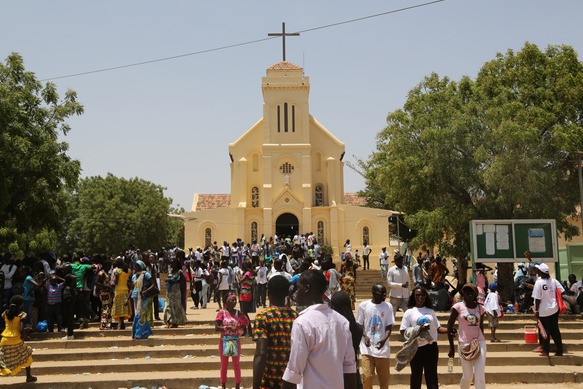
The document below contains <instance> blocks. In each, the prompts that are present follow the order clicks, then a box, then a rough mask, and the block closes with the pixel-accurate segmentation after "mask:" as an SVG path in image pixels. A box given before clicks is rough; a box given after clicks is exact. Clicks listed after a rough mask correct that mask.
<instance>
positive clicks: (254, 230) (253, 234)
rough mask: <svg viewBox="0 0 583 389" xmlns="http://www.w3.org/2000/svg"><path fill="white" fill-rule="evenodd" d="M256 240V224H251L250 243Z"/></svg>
mask: <svg viewBox="0 0 583 389" xmlns="http://www.w3.org/2000/svg"><path fill="white" fill-rule="evenodd" d="M253 239H255V240H257V222H252V223H251V241H253Z"/></svg>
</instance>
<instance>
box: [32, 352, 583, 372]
mask: <svg viewBox="0 0 583 389" xmlns="http://www.w3.org/2000/svg"><path fill="white" fill-rule="evenodd" d="M254 351H255V350H254V348H253V349H243V350H242V352H241V359H240V363H241V368H242V369H249V370H251V369H253V353H254ZM175 354H180V353H175ZM126 355H130V354H126V353H123V355H118V358H110V359H106V360H100V361H95V360H91V361H78V360H72V361H71V360H60V362H59V364H58V365H55V363H54V361H50V360H49V361H44V362H41V361H36V360H35V365H34V370H35V374H38V375H42V376H46V375H53V374H61V373H62V372H63V371H67V372H68V373H70V374H80V375H83V374H87V373H89V374H104V373H115V372H118V373H122V372H124V373H128V372H151V371H158V372H171V371H177V370H178V371H187V370H196V371H198V370H211V371H219V369H220V358H219V356H218V353H217V351H215V354H214V355H208V356H198V355H197V356H192V355H188V354H187V355H185V356H182V357H179V356H160V357H157V356H150V355H148V356H146V357H144V358H135V357H128V356H126ZM487 355H488V362H487V364H488V365H489V366H508V365H511V364H512V363H515V361H516V359H517V358H519V359H520V360H521V363H523V364H525V365H529V366H548V365H549V358H545V357H540V356H538V354H534V353H532V355H528V354H525V353H520V352H508V351H499V352H491V351H490V350H488V354H487ZM550 360H551V362H552V363H553V364H554V366H567V367H568V366H582V365H583V355H582V354H581V353H578V354H577V355H575V354H569V353H567V354H565V355H564V356H562V357H554V356H551V357H550ZM392 361H394V358H392ZM458 364H459V362H458ZM439 366H442V367H447V357H446V356H445V352H442V353H441V358H440V360H439ZM460 369H461V366H460ZM391 374H409V369H404V370H402V371H401V372H397V371H395V370H391Z"/></svg>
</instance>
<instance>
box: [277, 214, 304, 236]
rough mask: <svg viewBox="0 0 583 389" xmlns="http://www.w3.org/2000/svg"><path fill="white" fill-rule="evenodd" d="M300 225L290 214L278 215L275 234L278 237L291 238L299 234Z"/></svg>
mask: <svg viewBox="0 0 583 389" xmlns="http://www.w3.org/2000/svg"><path fill="white" fill-rule="evenodd" d="M299 226H300V223H299V221H298V218H297V217H295V215H293V214H291V213H283V214H281V215H279V217H278V218H277V220H276V221H275V234H276V235H277V236H279V237H286V236H291V237H292V238H293V236H294V235H296V234H299V233H300V231H299V229H300V228H299Z"/></svg>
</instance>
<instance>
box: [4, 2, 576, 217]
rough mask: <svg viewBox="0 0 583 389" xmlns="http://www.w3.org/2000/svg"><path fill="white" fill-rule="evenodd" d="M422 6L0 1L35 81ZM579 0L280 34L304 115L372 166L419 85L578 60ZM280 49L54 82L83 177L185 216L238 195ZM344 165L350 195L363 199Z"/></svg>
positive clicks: (462, 6) (432, 9) (438, 6)
mask: <svg viewBox="0 0 583 389" xmlns="http://www.w3.org/2000/svg"><path fill="white" fill-rule="evenodd" d="M423 3H424V1H421V0H419V1H412V0H391V1H381V0H374V1H369V0H363V1H354V0H334V1H314V0H294V1H273V0H269V1H267V0H259V1H240V0H232V1H220V0H215V1H152V0H140V1H137V0H124V1H110V0H102V1H94V2H88V1H78V0H70V1H62V0H51V1H40V0H36V1H20V0H4V1H3V2H2V3H0V59H1V60H2V61H4V60H5V58H6V57H7V55H8V54H9V53H11V52H19V53H20V54H22V56H23V57H24V61H25V65H26V67H27V69H28V70H30V71H33V72H35V73H36V75H37V77H38V78H39V79H52V78H55V77H59V76H66V75H71V74H76V73H82V72H88V71H93V70H99V69H104V68H110V67H116V66H123V65H128V64H133V63H138V62H144V61H150V60H155V59H159V58H166V57H173V56H179V55H182V54H188V53H195V52H201V51H205V50H212V49H215V48H220V47H224V46H229V45H237V44H240V43H245V42H250V41H255V40H262V39H265V38H267V34H268V33H269V32H279V31H280V30H281V23H282V22H285V23H286V31H287V32H295V31H305V30H310V29H314V28H317V27H322V26H326V25H330V24H335V23H339V22H343V21H347V20H353V19H358V18H363V17H366V16H370V15H375V14H380V13H385V12H388V11H392V10H398V9H401V8H405V7H411V6H414V5H417V4H423ZM582 15H583V1H580V0H565V1H560V0H557V1H549V0H547V1H539V0H488V1H486V0H481V1H478V0H446V1H442V2H438V3H435V4H432V5H427V6H423V7H418V8H415V9H410V10H407V11H402V12H395V13H391V14H387V15H384V16H379V17H374V18H368V19H364V20H361V21H358V22H354V23H347V24H341V25H337V26H335V27H329V28H321V29H316V30H312V31H307V32H304V33H302V34H301V36H300V37H293V38H287V60H288V61H291V62H294V63H296V64H298V65H300V66H303V67H304V70H305V74H306V75H307V76H309V77H310V83H311V93H310V112H311V114H312V115H313V116H314V117H316V119H317V120H319V121H320V122H321V123H322V124H323V125H324V126H326V127H327V128H328V129H329V130H330V131H331V132H332V133H333V134H334V135H335V136H336V137H338V138H339V139H340V140H341V141H343V142H345V143H346V156H345V159H344V160H345V161H351V162H354V157H353V155H356V156H357V157H359V158H364V159H366V158H367V157H368V156H369V155H370V153H371V152H372V151H374V150H375V144H376V135H377V133H378V132H379V131H380V130H381V129H382V128H383V127H384V125H385V118H386V116H387V114H388V113H389V112H391V111H394V110H395V109H397V108H400V107H402V105H403V103H404V102H405V99H406V97H407V93H408V92H409V90H410V89H411V88H413V87H414V86H415V85H416V84H418V83H419V82H420V81H421V80H422V79H423V77H424V76H426V75H429V74H430V73H431V72H437V73H438V74H439V75H441V76H448V77H450V78H451V79H454V80H458V79H459V78H460V77H461V76H462V75H468V76H470V77H472V78H474V77H475V75H476V73H477V72H478V70H479V69H480V67H481V66H482V65H483V63H484V62H486V61H488V60H491V59H493V58H494V57H495V55H496V53H498V52H505V51H506V50H507V49H513V50H520V49H521V48H522V47H523V45H524V43H525V42H526V41H529V42H532V43H536V44H537V45H539V47H541V48H543V49H544V48H545V47H546V46H547V45H549V44H566V45H571V46H573V47H574V48H575V50H577V52H578V53H580V54H582V53H583V23H582V22H581V16H582ZM281 57H282V53H281V39H280V38H279V39H271V40H265V41H260V42H258V43H254V44H247V45H241V46H237V47H234V48H230V49H225V50H219V51H211V52H206V53H200V54H197V55H190V56H185V57H181V58H177V59H174V60H169V61H160V62H156V63H151V64H146V65H142V66H134V67H127V68H123V69H119V70H113V71H107V72H100V73H93V74H88V75H83V76H77V77H69V78H61V79H54V80H53V82H54V83H55V84H56V85H57V86H58V89H59V92H60V94H61V95H63V94H64V92H65V91H66V89H73V90H75V91H77V93H78V98H79V101H80V102H81V103H83V104H84V106H85V114H84V115H82V116H80V117H75V118H73V119H71V120H70V121H69V123H70V124H71V126H72V131H71V132H70V133H69V135H68V136H67V137H66V141H67V142H69V144H70V155H71V156H72V157H73V158H76V159H79V160H80V161H81V166H82V168H83V173H82V174H83V176H93V175H102V176H104V175H106V174H107V173H108V172H111V173H113V174H115V175H116V176H120V177H127V178H130V177H140V178H143V179H146V180H149V181H152V182H154V183H156V184H159V185H162V186H164V187H166V188H167V190H166V195H167V196H169V197H171V198H173V199H174V203H175V204H179V205H181V206H183V207H184V208H185V209H187V210H188V209H190V207H191V203H192V196H193V194H194V193H195V192H198V193H230V170H229V162H230V160H229V156H228V144H229V142H233V141H234V140H236V139H237V138H238V137H239V136H240V135H241V134H242V133H243V132H245V131H246V130H247V129H248V128H249V127H250V126H251V125H252V124H253V123H255V122H256V121H257V120H258V119H259V118H260V117H261V115H262V103H263V99H262V95H261V77H262V76H264V75H265V70H266V69H267V68H268V67H269V66H271V65H272V64H274V63H276V62H279V61H280V60H281ZM363 187H364V181H363V179H362V178H361V177H360V176H359V175H358V174H356V173H354V172H353V171H351V170H350V169H349V168H347V167H346V168H345V190H346V191H347V192H355V191H358V190H360V189H363Z"/></svg>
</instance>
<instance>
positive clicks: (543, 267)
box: [535, 263, 551, 274]
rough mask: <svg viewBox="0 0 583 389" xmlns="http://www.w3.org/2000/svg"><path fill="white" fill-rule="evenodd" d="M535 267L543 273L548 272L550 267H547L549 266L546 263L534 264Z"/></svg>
mask: <svg viewBox="0 0 583 389" xmlns="http://www.w3.org/2000/svg"><path fill="white" fill-rule="evenodd" d="M535 267H536V268H537V269H538V270H540V271H541V272H543V273H545V274H549V272H550V271H551V269H549V266H548V265H547V264H546V263H540V264H538V265H535Z"/></svg>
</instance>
